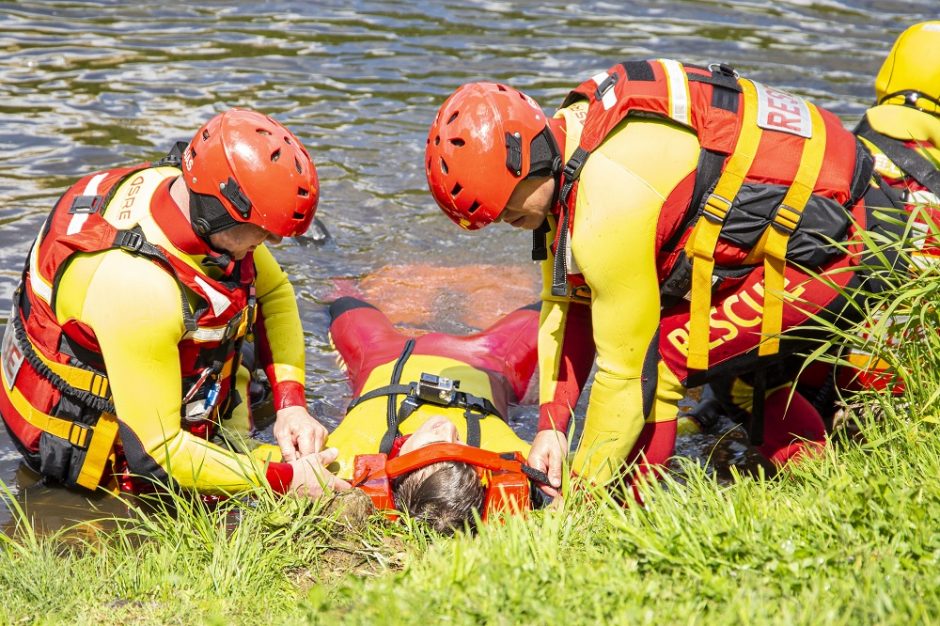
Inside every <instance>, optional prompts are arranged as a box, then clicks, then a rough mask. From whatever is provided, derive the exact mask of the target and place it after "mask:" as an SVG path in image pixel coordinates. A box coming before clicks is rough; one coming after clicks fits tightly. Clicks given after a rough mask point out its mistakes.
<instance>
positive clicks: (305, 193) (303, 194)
mask: <svg viewBox="0 0 940 626" xmlns="http://www.w3.org/2000/svg"><path fill="white" fill-rule="evenodd" d="M297 195H298V196H300V197H301V198H307V197H309V196H310V192H309V191H307V190H306V189H304V188H303V187H298V188H297Z"/></svg>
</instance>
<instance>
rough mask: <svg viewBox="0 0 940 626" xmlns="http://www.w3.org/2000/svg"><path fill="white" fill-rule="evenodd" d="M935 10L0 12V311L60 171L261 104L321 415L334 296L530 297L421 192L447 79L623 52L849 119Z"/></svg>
mask: <svg viewBox="0 0 940 626" xmlns="http://www.w3.org/2000/svg"><path fill="white" fill-rule="evenodd" d="M936 9H937V4H936V0H879V1H878V2H875V1H873V0H863V1H855V2H851V1H837V0H775V1H774V2H762V1H744V0H725V1H719V0H705V1H681V0H669V1H663V2H654V1H652V0H641V1H637V2H630V3H618V2H597V1H588V2H561V1H558V0H539V1H538V2H534V1H524V2H502V1H496V0H492V1H487V0H464V1H462V2H455V1H452V0H448V1H446V2H424V3H413V2H404V1H386V2H378V1H362V0H342V1H329V2H297V1H292V2H287V1H280V2H279V1H270V2H255V3H250V5H249V3H229V2H216V1H213V0H206V1H203V2H200V3H197V4H196V5H185V4H184V5H175V4H172V3H166V4H160V3H157V4H154V5H149V4H143V3H139V2H126V1H115V0H111V1H107V0H106V1H102V2H35V1H31V2H14V3H9V2H5V3H0V51H2V54H0V147H2V149H0V224H2V226H3V228H2V230H0V310H2V311H4V312H6V311H8V310H9V306H10V298H11V295H12V293H13V290H14V288H15V286H16V283H17V280H18V278H19V275H20V272H21V269H22V262H23V259H24V257H25V255H26V253H27V251H28V248H29V245H30V243H31V241H32V239H33V238H34V237H35V234H36V232H37V230H38V228H39V226H40V224H41V223H42V220H43V219H44V217H45V215H46V213H47V212H48V210H49V209H50V207H51V206H52V204H53V203H54V201H55V200H56V198H57V197H58V196H59V195H60V194H61V193H62V191H63V190H64V189H65V188H66V187H67V186H68V185H69V184H70V183H71V182H73V181H74V180H75V179H77V178H78V177H80V176H82V175H83V174H85V173H88V172H91V171H93V170H98V169H105V168H110V167H115V166H119V165H123V164H129V163H133V162H138V161H144V160H150V159H154V158H156V157H158V156H160V155H162V154H163V153H165V151H166V150H167V149H168V148H169V146H170V145H171V144H172V142H174V141H177V140H188V139H189V137H190V136H191V134H192V132H193V131H194V129H195V128H197V127H198V126H199V125H200V124H201V122H202V121H204V120H205V119H207V118H209V117H210V116H211V115H212V114H214V113H216V112H218V111H221V110H224V109H226V108H228V107H231V106H244V107H251V108H257V109H261V110H263V111H265V112H267V113H269V114H271V115H272V116H274V117H275V118H277V119H278V120H279V121H281V122H283V123H284V124H286V125H287V126H288V127H290V128H291V129H292V130H294V132H295V133H296V134H297V135H298V136H299V137H300V138H301V139H302V140H303V141H304V143H305V144H306V145H307V147H308V148H309V149H310V151H311V153H312V155H313V157H314V160H315V162H316V165H317V168H318V171H319V176H320V181H321V187H322V189H321V194H322V199H321V202H320V209H319V213H318V216H320V217H321V218H322V219H323V221H324V223H325V224H326V227H327V229H328V231H329V232H330V233H331V238H330V239H329V240H328V241H327V242H326V243H325V244H323V245H317V244H315V243H312V242H311V241H309V240H303V241H296V240H294V241H286V242H284V243H283V244H281V245H279V246H277V247H276V248H275V255H276V256H277V257H278V259H279V260H280V261H281V263H282V265H283V266H284V267H285V268H286V270H287V271H288V272H289V274H290V275H291V277H292V279H293V281H294V285H295V288H296V290H297V296H298V298H299V301H300V305H301V312H302V317H303V324H304V328H305V333H306V341H307V355H308V359H307V376H308V389H309V397H310V399H311V402H312V405H313V408H314V409H315V410H316V411H317V413H318V414H319V415H321V416H322V417H323V418H324V419H325V421H328V422H329V423H331V424H335V423H336V420H338V419H339V418H340V417H341V415H342V407H343V406H344V405H345V403H346V401H347V400H348V391H347V389H346V386H345V379H344V377H343V374H342V372H341V371H340V370H339V369H338V367H337V366H336V363H335V356H334V354H333V352H332V351H331V350H330V347H329V343H328V341H327V338H326V329H327V326H328V316H327V311H326V307H325V306H324V303H325V302H327V301H328V300H329V299H330V298H331V297H333V296H335V294H337V293H345V292H349V291H351V290H359V292H360V293H363V294H364V295H365V296H367V297H369V298H370V299H372V300H374V301H376V302H377V303H378V304H379V305H380V306H382V307H383V308H384V309H386V310H391V311H392V315H393V317H394V318H395V320H396V321H398V322H399V323H401V324H402V325H404V326H412V327H414V328H425V329H427V328H430V329H434V330H442V331H447V332H467V331H470V330H473V329H474V328H477V327H479V326H480V325H482V324H485V323H486V322H488V321H490V320H492V319H493V318H494V317H495V316H496V315H498V314H499V313H501V312H505V311H508V310H511V309H512V308H514V307H515V306H519V305H523V304H526V303H527V302H529V301H530V300H531V299H533V298H534V296H535V290H536V287H535V281H536V277H537V273H536V270H535V268H534V267H533V266H532V264H531V262H530V261H528V244H529V242H530V238H529V235H528V234H527V233H522V232H513V231H512V229H509V228H508V227H494V228H491V229H488V230H487V231H486V235H484V236H480V234H479V233H464V232H460V231H458V229H456V228H455V227H453V225H452V224H451V223H450V222H449V221H448V220H446V219H445V218H443V217H442V216H441V214H440V213H439V211H438V210H437V209H436V207H435V206H434V204H433V201H432V200H431V199H430V197H429V195H428V193H427V188H426V183H425V178H424V173H423V171H422V158H423V151H424V143H425V136H426V132H427V128H428V125H429V124H430V123H431V120H432V119H433V116H434V113H435V111H436V109H437V107H438V106H439V105H440V103H441V102H442V101H443V99H444V98H445V97H446V95H447V94H449V93H450V92H451V91H453V89H454V88H456V87H457V86H458V85H460V84H461V83H464V82H467V81H471V80H483V79H490V80H499V81H504V82H507V83H509V84H511V85H513V86H515V87H517V88H520V89H523V90H525V91H527V92H528V93H530V94H531V95H532V96H534V97H535V98H536V99H537V100H539V101H540V102H541V103H542V104H543V106H545V107H546V108H547V109H548V108H551V107H552V106H555V105H557V104H559V103H560V101H561V100H562V98H563V97H564V94H565V93H566V91H567V90H568V89H569V88H571V87H572V86H574V85H575V84H577V83H578V82H580V81H581V80H583V79H584V78H586V77H588V76H591V75H592V74H594V73H596V72H597V71H600V70H602V69H605V68H607V67H608V66H610V65H612V64H613V63H615V62H618V61H622V60H625V59H627V58H650V57H669V58H677V59H681V60H683V61H688V62H694V63H700V64H707V63H709V62H712V61H722V62H726V63H730V64H732V65H734V66H735V67H736V68H737V69H738V70H740V71H742V72H743V73H745V74H746V75H748V76H749V77H751V78H754V79H756V80H759V81H762V82H765V83H768V84H772V85H775V86H777V87H781V88H784V89H786V90H789V91H793V92H795V93H798V94H801V95H804V96H807V97H809V98H811V99H813V100H814V101H815V102H816V103H818V104H821V105H822V106H824V107H826V108H829V109H830V110H832V111H833V112H835V113H836V114H838V115H839V116H841V118H842V119H843V120H844V122H845V123H846V125H852V124H854V122H855V120H857V118H858V117H859V115H860V114H861V113H862V111H863V110H864V109H865V107H866V106H867V105H868V104H869V103H870V102H871V100H872V99H873V88H872V84H873V78H874V75H875V73H876V72H877V70H878V68H879V66H880V64H881V62H882V60H883V59H884V57H885V55H886V54H887V51H888V49H889V47H890V45H891V42H892V41H893V40H894V38H895V37H896V36H897V34H898V33H899V32H900V31H901V30H903V29H904V28H905V27H906V26H908V25H910V24H913V23H915V22H919V21H923V20H926V19H935V18H936V17H937V15H936V12H937V11H936ZM938 54H940V52H938ZM415 265H417V266H418V267H417V268H416V267H414V266H415ZM478 303H482V305H480V304H478ZM480 309H485V310H482V311H481V310H480ZM141 384H142V385H145V384H146V381H141ZM530 415H531V411H528V412H526V411H525V410H523V411H521V413H520V414H519V415H517V421H518V419H519V418H520V416H521V418H525V417H527V416H530ZM523 430H524V432H525V429H524V427H523ZM528 432H529V433H530V434H531V430H529V431H528ZM694 448H695V446H692V450H691V452H692V453H693V454H694V452H695V449H694ZM0 480H2V481H3V483H5V484H6V485H8V486H9V487H10V488H11V489H12V491H13V492H14V493H16V494H17V499H18V501H19V502H25V503H26V505H27V508H28V509H29V510H31V511H32V512H33V513H34V514H35V515H37V516H38V517H39V518H41V519H42V520H43V521H44V522H45V523H48V524H49V525H58V524H60V523H62V522H63V521H64V520H68V519H77V518H82V517H88V515H89V510H92V509H93V507H92V506H90V503H89V502H88V501H86V499H85V498H83V497H81V496H78V495H75V494H66V493H64V492H63V491H62V490H58V489H57V490H54V491H53V490H49V489H48V488H45V487H43V486H42V485H41V484H36V482H35V479H34V477H32V476H30V475H29V473H28V472H27V471H25V470H23V469H22V468H20V467H19V455H18V453H17V452H16V450H15V448H14V447H13V445H12V444H11V443H10V441H9V439H8V438H7V436H6V433H2V434H0ZM91 505H95V506H105V507H107V506H108V504H107V503H106V501H104V500H102V499H100V498H99V499H97V502H96V503H91ZM92 514H94V513H92ZM6 519H9V516H8V513H7V511H6V510H5V509H0V523H2V522H3V521H4V520H6Z"/></svg>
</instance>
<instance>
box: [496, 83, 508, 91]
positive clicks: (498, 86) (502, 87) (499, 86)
mask: <svg viewBox="0 0 940 626" xmlns="http://www.w3.org/2000/svg"><path fill="white" fill-rule="evenodd" d="M496 88H497V89H499V90H500V91H506V88H505V87H504V86H503V85H500V84H498V83H497V85H496Z"/></svg>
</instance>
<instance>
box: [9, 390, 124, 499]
mask: <svg viewBox="0 0 940 626" xmlns="http://www.w3.org/2000/svg"><path fill="white" fill-rule="evenodd" d="M6 382H7V381H6V379H5V378H4V384H6ZM7 393H8V394H9V399H10V403H11V404H12V405H13V408H14V409H16V412H17V413H19V414H20V416H21V417H22V418H23V419H24V420H25V421H26V422H27V423H29V424H30V425H31V426H33V427H34V428H37V429H39V430H41V431H43V432H46V433H49V434H51V435H55V436H56V437H59V438H60V439H65V440H66V441H68V442H69V443H70V444H72V445H73V446H76V447H78V448H82V449H85V459H84V461H82V467H81V469H80V470H79V473H78V479H77V480H76V482H77V483H78V484H79V485H81V486H82V487H85V488H86V489H95V488H96V487H98V484H99V483H100V482H101V476H102V475H103V474H104V468H105V464H106V463H107V461H108V457H109V456H110V455H111V451H112V450H113V448H114V441H115V440H116V439H117V431H118V427H117V418H115V417H114V416H113V415H110V414H108V413H102V414H101V416H100V417H99V418H98V422H97V423H96V424H95V426H94V427H91V426H85V425H84V424H79V423H77V422H73V421H70V420H64V419H61V418H58V417H53V416H52V415H48V414H46V413H43V412H42V411H40V410H38V409H36V408H35V407H34V406H33V405H32V404H30V403H29V401H28V400H27V399H26V397H25V396H23V394H22V392H20V390H19V389H17V388H16V387H13V388H12V389H8V391H7Z"/></svg>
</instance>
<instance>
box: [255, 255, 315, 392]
mask: <svg viewBox="0 0 940 626" xmlns="http://www.w3.org/2000/svg"><path fill="white" fill-rule="evenodd" d="M254 261H255V270H256V273H257V278H256V280H255V287H256V289H257V295H258V304H259V313H258V322H257V324H256V327H255V338H256V347H257V350H258V360H259V365H261V366H262V367H264V369H265V373H266V374H267V375H268V380H270V381H271V387H272V389H273V391H274V408H275V409H278V410H279V409H283V408H287V407H291V406H302V407H305V408H306V406H307V402H306V399H305V392H304V377H305V376H304V367H305V363H304V359H305V352H304V333H303V326H302V325H301V323H300V311H299V309H298V308H297V299H296V297H295V295H294V288H293V286H291V284H290V281H289V280H288V278H287V274H286V273H285V272H284V270H282V269H281V266H280V265H278V262H277V261H276V260H275V259H274V256H273V255H272V254H271V251H270V250H268V248H267V247H266V246H259V247H258V248H257V249H256V250H255V252H254Z"/></svg>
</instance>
